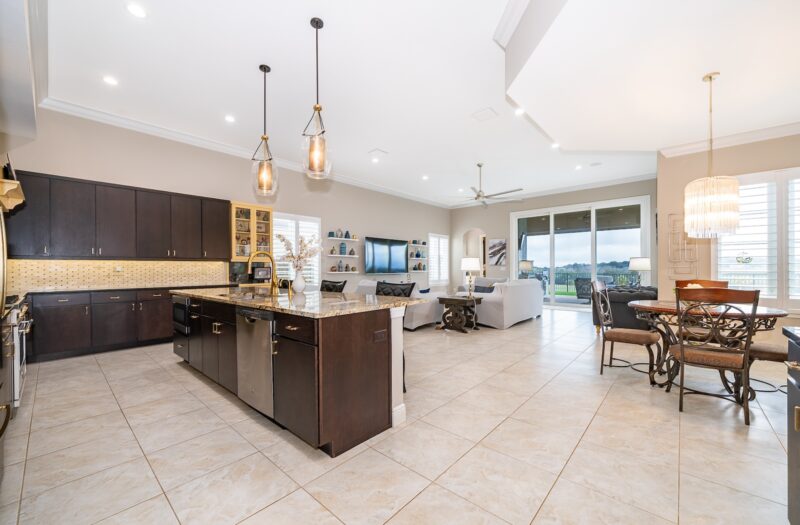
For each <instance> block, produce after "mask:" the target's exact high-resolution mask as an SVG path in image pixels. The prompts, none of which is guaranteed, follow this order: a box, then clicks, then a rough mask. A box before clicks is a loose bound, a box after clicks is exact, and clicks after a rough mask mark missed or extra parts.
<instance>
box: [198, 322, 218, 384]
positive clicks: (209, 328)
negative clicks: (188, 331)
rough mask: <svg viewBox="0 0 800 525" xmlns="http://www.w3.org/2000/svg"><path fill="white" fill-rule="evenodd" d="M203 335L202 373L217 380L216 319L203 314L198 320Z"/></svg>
mask: <svg viewBox="0 0 800 525" xmlns="http://www.w3.org/2000/svg"><path fill="white" fill-rule="evenodd" d="M200 325H201V327H200V331H201V333H202V337H203V374H205V375H206V376H207V377H208V378H209V379H211V380H212V381H214V382H217V383H218V382H219V343H218V341H217V333H216V332H217V321H215V320H214V319H213V318H211V317H205V316H203V317H202V318H201V321H200Z"/></svg>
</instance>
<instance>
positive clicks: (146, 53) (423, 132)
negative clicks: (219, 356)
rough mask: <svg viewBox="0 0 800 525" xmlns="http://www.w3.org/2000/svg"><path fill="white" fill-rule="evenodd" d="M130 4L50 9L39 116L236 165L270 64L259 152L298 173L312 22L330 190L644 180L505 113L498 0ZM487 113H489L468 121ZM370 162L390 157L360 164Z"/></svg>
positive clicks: (416, 192) (643, 157)
mask: <svg viewBox="0 0 800 525" xmlns="http://www.w3.org/2000/svg"><path fill="white" fill-rule="evenodd" d="M138 3H139V4H141V5H142V6H144V8H145V9H146V10H147V13H148V16H147V17H146V18H144V19H138V18H135V17H133V16H131V15H130V14H129V13H128V11H127V9H126V1H125V0H51V1H50V4H49V60H50V70H49V99H48V100H47V101H46V102H45V104H44V105H45V106H46V107H50V108H53V109H58V110H61V111H66V112H71V113H75V114H80V115H83V116H88V117H90V118H96V119H100V120H105V121H110V122H114V123H117V124H119V125H125V126H129V127H134V128H137V129H142V130H145V131H148V132H152V133H156V134H162V135H165V136H170V137H172V138H176V139H178V140H184V141H187V142H190V143H195V144H200V145H204V146H206V147H211V148H214V149H219V150H223V151H229V152H233V153H235V154H241V155H247V156H249V155H250V154H251V153H252V150H253V149H254V148H255V147H256V145H257V144H258V141H259V136H260V134H261V73H260V72H259V71H258V65H259V64H260V63H267V64H269V65H270V66H271V67H272V73H270V74H269V78H268V94H269V105H268V107H269V116H268V119H269V120H268V132H269V135H270V144H271V146H272V152H273V154H274V156H275V157H277V158H279V159H280V160H281V161H282V163H283V164H284V165H288V166H292V165H296V163H298V162H299V161H300V159H301V155H300V153H301V152H300V144H301V140H300V133H301V132H302V130H303V127H304V126H305V124H306V121H307V120H308V118H309V117H310V114H311V106H312V105H313V103H314V31H313V29H312V28H311V27H310V25H309V20H310V18H311V17H312V16H319V17H321V18H322V19H323V20H324V21H325V28H324V29H322V30H321V31H320V58H321V63H320V75H321V81H320V82H321V104H322V105H323V108H324V111H323V115H324V118H325V124H326V127H327V129H328V138H329V145H330V152H331V157H332V161H333V173H334V176H335V177H336V178H338V179H340V180H343V181H345V182H349V183H354V184H358V185H362V186H366V187H370V188H373V189H379V190H381V191H386V192H388V193H393V194H398V195H403V196H408V197H411V198H414V199H418V200H422V201H426V202H432V203H436V204H439V205H444V206H451V205H456V204H458V203H461V202H462V201H463V199H464V198H465V197H466V195H467V192H468V191H469V190H468V188H469V186H472V185H476V179H477V173H476V168H475V163H476V162H478V161H483V162H484V163H485V167H484V189H485V191H486V192H487V193H493V192H496V191H502V190H505V189H509V188H513V187H518V186H521V187H523V188H524V189H525V193H526V194H542V193H552V192H556V191H563V190H564V189H567V188H572V187H587V186H600V185H607V184H609V183H614V182H622V181H627V180H633V179H642V178H652V177H654V173H655V154H654V153H653V152H652V151H650V152H638V153H614V152H608V151H606V152H602V153H591V152H562V151H559V150H554V149H551V147H550V139H549V138H548V137H546V136H545V135H544V134H543V133H542V132H541V131H540V130H539V129H538V128H537V127H536V126H535V124H534V123H533V122H532V121H530V120H528V119H527V117H526V116H522V117H517V116H515V115H514V109H515V108H514V106H513V105H512V104H511V103H510V102H509V100H508V99H507V97H506V93H505V89H504V53H503V50H502V49H501V48H500V47H499V46H498V45H497V44H496V43H495V42H493V40H492V36H493V33H494V31H495V29H496V26H497V23H498V21H499V20H500V17H501V15H502V13H503V10H504V8H505V1H504V0H492V1H488V0H469V1H465V0H436V1H430V0H411V1H406V2H392V3H388V2H375V1H374V0H373V1H370V0H337V1H336V2H329V1H322V0H319V1H314V0H293V1H291V2H287V1H285V0H284V1H279V0H235V1H233V0H232V1H225V2H211V1H203V2H198V0H193V1H192V0H170V1H165V0H159V1H156V0H139V1H138ZM104 75H112V76H114V77H116V78H117V79H118V81H119V84H118V85H117V86H114V87H112V86H109V85H107V84H105V83H104V82H103V81H102V78H103V76H104ZM721 89H722V88H721ZM594 102H597V100H596V99H595V100H594ZM487 107H491V108H492V109H493V110H494V111H496V112H497V114H498V115H497V116H496V117H494V118H491V119H489V120H485V121H482V122H481V121H478V120H476V119H474V118H472V117H471V115H472V114H473V113H476V112H478V111H480V110H483V109H485V108H487ZM226 114H231V115H234V116H235V117H236V122H235V123H234V124H228V123H226V122H225V121H224V116H225V115H226ZM569 114H570V115H571V114H572V112H570V113H569ZM547 122H548V123H550V122H551V121H550V120H547ZM376 148H378V149H381V150H384V151H386V152H388V155H385V156H384V157H383V158H382V159H381V161H380V163H378V164H373V163H372V162H371V160H370V156H369V155H368V152H369V151H371V150H373V149H376ZM590 149H595V148H590ZM626 149H629V148H626ZM653 149H655V148H651V150H653ZM154 162H155V164H156V165H157V159H154ZM593 163H594V164H596V163H601V165H599V166H595V167H590V165H591V164H593ZM576 165H581V166H582V167H583V169H582V170H580V171H577V170H576V169H575V166H576ZM423 175H427V176H428V180H427V181H423V180H422V177H423ZM458 188H463V189H464V190H465V192H464V193H463V194H460V193H458V192H457V189H458Z"/></svg>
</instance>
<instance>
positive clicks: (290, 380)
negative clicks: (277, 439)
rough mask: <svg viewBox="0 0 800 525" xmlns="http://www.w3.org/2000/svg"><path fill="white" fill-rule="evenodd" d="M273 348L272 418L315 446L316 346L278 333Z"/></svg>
mask: <svg viewBox="0 0 800 525" xmlns="http://www.w3.org/2000/svg"><path fill="white" fill-rule="evenodd" d="M275 351H276V352H277V353H275V354H274V355H273V356H272V371H273V376H274V379H273V391H274V396H275V421H277V422H278V423H280V424H281V425H283V426H284V427H286V428H288V429H289V430H290V431H292V433H293V434H295V435H296V436H297V437H299V438H301V439H302V440H303V441H305V442H307V443H309V444H310V445H312V446H317V445H319V443H318V441H319V414H318V406H317V347H315V346H312V345H309V344H306V343H300V342H298V341H293V340H291V339H287V338H285V337H281V336H279V337H278V345H277V348H276V349H275Z"/></svg>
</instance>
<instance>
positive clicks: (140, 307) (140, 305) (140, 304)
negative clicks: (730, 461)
mask: <svg viewBox="0 0 800 525" xmlns="http://www.w3.org/2000/svg"><path fill="white" fill-rule="evenodd" d="M143 304H144V303H139V311H140V312H141V311H142V308H144V307H143V306H142V305H143Z"/></svg>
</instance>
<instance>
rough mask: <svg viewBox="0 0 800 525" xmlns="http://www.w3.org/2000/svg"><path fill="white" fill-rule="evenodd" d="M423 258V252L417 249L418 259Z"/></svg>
mask: <svg viewBox="0 0 800 525" xmlns="http://www.w3.org/2000/svg"><path fill="white" fill-rule="evenodd" d="M421 258H422V252H421V251H419V250H417V259H421Z"/></svg>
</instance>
